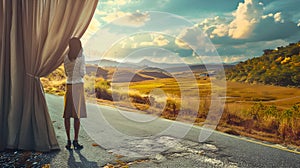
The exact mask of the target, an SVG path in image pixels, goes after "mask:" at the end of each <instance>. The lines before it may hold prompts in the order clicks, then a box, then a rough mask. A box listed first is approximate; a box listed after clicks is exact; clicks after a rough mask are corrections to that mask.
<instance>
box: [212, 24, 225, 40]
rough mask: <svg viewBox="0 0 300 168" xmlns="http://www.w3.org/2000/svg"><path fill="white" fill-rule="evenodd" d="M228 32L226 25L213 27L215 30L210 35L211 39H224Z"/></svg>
mask: <svg viewBox="0 0 300 168" xmlns="http://www.w3.org/2000/svg"><path fill="white" fill-rule="evenodd" d="M228 30H229V27H228V25H226V24H220V25H217V26H216V27H215V29H214V30H213V31H212V33H211V34H212V35H213V37H214V35H217V36H219V37H224V36H226V35H228Z"/></svg>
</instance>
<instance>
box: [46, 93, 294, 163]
mask: <svg viewBox="0 0 300 168" xmlns="http://www.w3.org/2000/svg"><path fill="white" fill-rule="evenodd" d="M46 99H47V103H48V107H49V111H50V115H51V118H52V120H54V127H55V131H56V135H57V137H58V140H59V142H60V144H62V145H63V144H64V141H65V135H64V130H63V124H62V123H63V122H62V121H63V120H62V118H61V116H62V108H63V98H62V97H58V96H53V95H46ZM87 109H88V118H86V119H82V129H83V130H84V131H81V132H80V140H81V142H84V143H85V144H88V145H87V146H88V147H86V148H84V150H82V152H81V153H80V155H77V156H73V153H68V152H66V151H64V150H62V151H61V152H60V153H58V154H57V155H56V156H54V157H53V160H52V162H51V164H52V166H53V167H60V166H65V165H66V164H67V166H69V167H78V164H79V167H101V166H105V165H107V164H109V163H111V164H114V163H118V162H116V160H117V159H120V160H123V162H126V163H128V164H129V165H130V167H299V166H300V154H299V152H297V151H293V150H290V149H287V148H284V147H281V146H279V145H274V144H269V143H265V142H261V141H257V140H251V139H248V138H245V137H240V136H233V135H228V134H224V133H220V132H217V131H212V133H211V135H210V136H209V137H208V138H207V139H206V140H205V141H203V142H199V141H198V139H199V135H200V133H201V135H203V134H204V135H207V133H209V132H210V130H206V129H203V128H201V127H197V126H193V125H191V124H185V123H180V122H174V121H169V120H165V119H160V118H156V117H153V116H150V115H144V114H139V113H133V112H128V111H126V110H120V109H116V108H113V107H108V106H99V105H95V104H88V106H87ZM93 143H97V144H99V145H100V146H101V147H91V146H92V145H91V144H93ZM61 148H63V147H61ZM71 155H72V157H71ZM116 156H121V157H117V158H116ZM66 158H69V159H68V160H70V158H71V159H73V162H72V160H71V162H68V163H67V162H66V163H63V162H64V160H66ZM83 158H84V159H83Z"/></svg>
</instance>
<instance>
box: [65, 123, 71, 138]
mask: <svg viewBox="0 0 300 168" xmlns="http://www.w3.org/2000/svg"><path fill="white" fill-rule="evenodd" d="M65 130H66V134H67V138H68V140H71V139H70V118H65Z"/></svg>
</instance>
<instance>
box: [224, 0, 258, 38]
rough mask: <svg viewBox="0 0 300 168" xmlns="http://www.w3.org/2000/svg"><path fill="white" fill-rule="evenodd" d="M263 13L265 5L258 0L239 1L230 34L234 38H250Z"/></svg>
mask: <svg viewBox="0 0 300 168" xmlns="http://www.w3.org/2000/svg"><path fill="white" fill-rule="evenodd" d="M262 15H263V6H262V4H261V3H259V2H258V1H256V0H245V2H244V3H239V6H238V8H237V10H236V11H235V12H234V13H233V16H234V17H235V18H234V20H233V21H232V22H231V23H230V25H229V31H228V35H229V36H230V37H232V38H234V39H245V38H248V37H249V36H250V35H251V33H252V32H253V30H254V29H255V26H256V24H258V23H259V21H260V19H261V16H262Z"/></svg>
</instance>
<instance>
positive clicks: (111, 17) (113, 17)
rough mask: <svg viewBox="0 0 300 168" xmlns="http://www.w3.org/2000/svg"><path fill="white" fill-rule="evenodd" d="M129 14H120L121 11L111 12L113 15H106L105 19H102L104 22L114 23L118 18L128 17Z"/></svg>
mask: <svg viewBox="0 0 300 168" xmlns="http://www.w3.org/2000/svg"><path fill="white" fill-rule="evenodd" d="M128 14H129V13H125V12H121V11H117V12H113V13H108V14H107V15H106V16H105V17H102V19H103V20H104V21H105V22H112V21H115V20H117V19H119V18H122V17H124V16H126V15H128Z"/></svg>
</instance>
